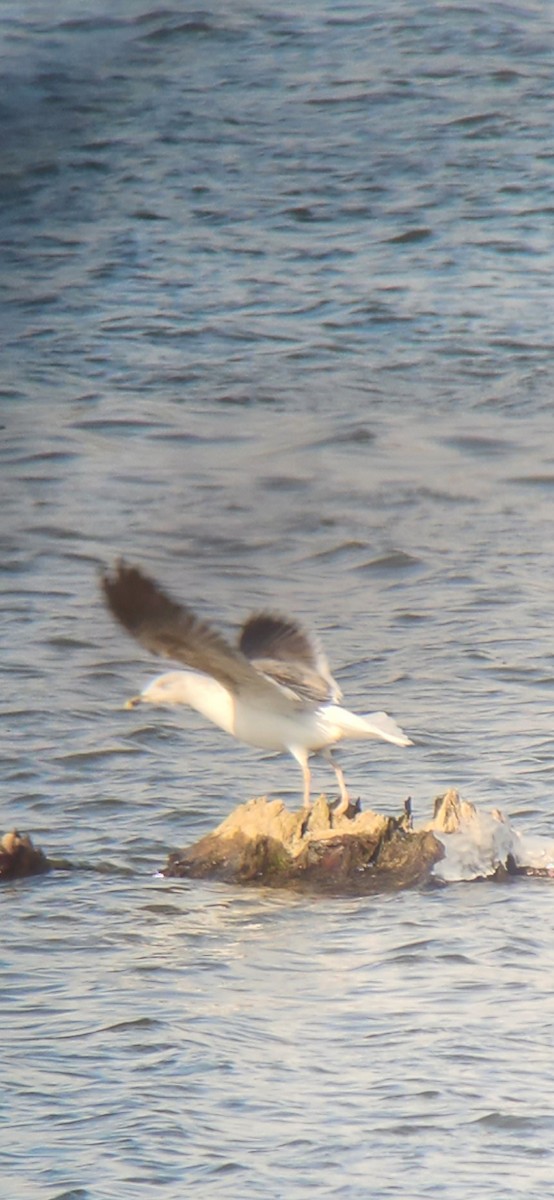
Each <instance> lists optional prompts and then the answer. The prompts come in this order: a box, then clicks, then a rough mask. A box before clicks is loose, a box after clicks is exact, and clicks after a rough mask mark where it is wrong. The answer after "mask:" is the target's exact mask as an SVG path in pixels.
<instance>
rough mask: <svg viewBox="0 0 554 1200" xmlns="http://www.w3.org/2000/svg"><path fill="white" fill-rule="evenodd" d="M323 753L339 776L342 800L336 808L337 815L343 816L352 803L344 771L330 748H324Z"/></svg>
mask: <svg viewBox="0 0 554 1200" xmlns="http://www.w3.org/2000/svg"><path fill="white" fill-rule="evenodd" d="M322 755H323V758H325V759H327V762H328V763H330V764H331V766H332V768H333V771H334V772H335V775H336V777H337V782H338V785H339V788H340V800H339V803H338V805H337V807H336V809H335V816H337V817H342V815H343V814H344V813H345V812H348V806H349V804H350V796H349V795H348V788H347V786H346V783H345V780H344V774H343V772H342V768H341V767H339V764H338V763H336V762H335V760H334V758H333V755H332V754H331V751H330V750H323V751H322Z"/></svg>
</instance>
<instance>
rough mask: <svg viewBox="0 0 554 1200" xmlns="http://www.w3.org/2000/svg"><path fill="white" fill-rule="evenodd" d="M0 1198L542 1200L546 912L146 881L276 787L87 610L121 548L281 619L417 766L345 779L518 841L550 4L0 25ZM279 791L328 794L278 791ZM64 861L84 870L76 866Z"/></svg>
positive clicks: (456, 894) (371, 770)
mask: <svg viewBox="0 0 554 1200" xmlns="http://www.w3.org/2000/svg"><path fill="white" fill-rule="evenodd" d="M0 34H1V44H0V77H1V88H2V96H1V110H0V123H1V130H2V140H1V150H0V156H1V163H2V171H1V184H0V187H1V196H0V241H1V253H2V273H1V278H2V288H3V295H4V300H3V302H2V311H1V321H0V325H1V330H2V334H1V336H2V342H3V350H2V360H1V362H2V366H1V378H2V404H1V414H0V419H1V422H2V430H1V436H2V443H1V446H2V448H1V474H0V490H1V511H2V525H1V539H2V554H1V568H2V575H3V584H4V599H3V604H2V615H1V617H0V634H1V638H2V646H3V653H2V663H3V687H2V707H1V714H2V715H1V723H0V736H1V752H2V759H3V779H4V809H3V817H2V828H4V829H6V828H10V827H13V826H17V827H19V828H21V829H25V830H30V831H32V833H33V834H34V836H35V837H36V839H37V841H38V842H39V843H40V844H42V845H43V846H44V847H45V849H47V851H48V852H49V853H51V854H59V855H63V856H65V857H67V858H69V859H71V861H72V862H73V863H75V864H77V865H79V866H80V868H81V869H79V870H76V871H74V872H72V873H70V874H56V875H54V876H52V877H49V878H48V879H46V880H42V881H38V882H35V883H32V882H31V883H22V884H20V885H16V886H11V887H4V888H3V890H2V895H1V897H0V900H1V902H2V912H3V916H2V921H3V938H2V942H3V952H2V960H3V968H4V976H3V983H2V990H1V993H0V1014H1V1015H0V1028H1V1030H2V1039H1V1041H2V1051H1V1056H2V1059H3V1066H2V1079H3V1094H4V1102H3V1108H2V1111H1V1112H0V1138H1V1147H0V1148H1V1150H2V1152H3V1157H2V1186H3V1189H4V1194H5V1195H6V1197H8V1198H9V1200H37V1198H38V1197H40V1198H42V1197H44V1198H45V1200H62V1197H63V1198H64V1200H127V1198H129V1200H131V1197H132V1198H133V1200H135V1198H139V1200H154V1198H155V1197H158V1196H160V1197H164V1200H179V1198H180V1197H182V1196H183V1195H184V1194H191V1195H194V1196H198V1197H203V1198H206V1200H211V1198H212V1197H220V1196H221V1197H223V1196H225V1197H232V1198H233V1200H239V1198H240V1200H242V1198H243V1197H245V1196H248V1197H260V1198H267V1197H272V1198H275V1200H280V1198H282V1197H286V1198H287V1200H303V1198H304V1197H306V1196H307V1195H308V1194H311V1193H312V1192H314V1191H317V1193H318V1194H320V1195H321V1196H328V1197H341V1198H342V1197H344V1198H346V1197H348V1198H350V1197H356V1198H358V1197H359V1198H360V1200H361V1198H364V1197H368V1196H371V1197H379V1198H381V1197H382V1198H385V1197H387V1198H388V1197H399V1196H402V1197H410V1200H414V1198H416V1200H418V1198H421V1200H423V1197H425V1198H427V1197H443V1198H448V1200H473V1198H476V1197H478V1196H479V1197H480V1196H481V1195H483V1194H489V1195H494V1196H495V1197H496V1198H502V1197H510V1198H511V1197H518V1196H522V1197H529V1196H530V1195H533V1196H539V1195H541V1196H546V1195H552V1194H554V1193H553V1186H554V1185H553V1184H552V1179H553V1174H554V1163H553V1154H552V1127H553V1121H554V1105H553V1100H552V1096H553V1083H554V1063H553V1050H552V1045H553V1034H554V998H553V994H552V992H553V989H552V979H553V968H554V954H553V950H552V919H551V913H552V892H551V889H550V887H549V885H548V884H546V885H545V884H539V883H537V882H532V881H529V882H519V883H518V884H517V885H513V886H498V887H493V886H492V885H479V884H474V885H471V884H464V885H455V886H453V887H450V888H447V889H444V890H441V891H438V892H431V893H428V892H427V893H421V894H419V893H415V894H410V895H400V896H393V897H381V898H379V897H378V898H376V899H373V898H372V899H369V900H368V899H366V900H363V901H359V902H355V901H348V902H341V901H332V900H323V901H322V900H317V901H310V900H309V899H306V898H297V897H292V898H291V897H288V896H281V895H274V894H268V893H265V892H263V891H256V890H253V891H248V892H244V891H238V890H233V889H228V888H222V887H216V886H209V885H198V884H194V885H193V886H191V887H188V886H187V885H186V884H184V883H183V884H178V885H176V884H170V883H166V882H164V881H163V880H160V879H156V878H154V872H155V870H156V868H157V866H159V865H160V864H161V863H163V862H164V861H165V857H166V853H167V850H168V848H169V847H170V846H174V845H182V844H185V843H187V842H189V841H191V840H193V838H194V837H196V836H198V835H199V834H200V833H201V832H204V831H206V830H207V829H208V828H210V827H211V826H212V825H213V824H214V823H215V822H216V821H217V820H220V819H221V818H222V817H223V816H224V815H225V814H226V813H227V812H228V811H229V810H230V808H231V807H232V805H233V804H235V803H237V802H239V801H241V800H243V799H244V798H246V797H248V796H251V795H255V794H259V793H260V792H263V791H266V790H269V791H270V792H272V793H273V794H281V795H283V796H284V797H285V798H286V799H287V800H289V801H291V800H294V799H295V798H296V796H297V795H298V792H299V785H300V779H299V772H298V769H297V767H296V765H295V764H294V763H292V761H291V762H289V761H286V760H284V759H283V760H281V759H275V758H271V757H267V756H265V757H264V755H262V754H261V753H258V752H256V751H252V750H248V749H246V748H241V747H239V746H235V745H234V744H232V743H231V742H229V741H227V740H226V739H225V738H224V736H223V735H221V734H220V733H218V731H216V730H214V729H211V728H206V727H205V726H204V725H203V724H202V722H201V721H200V720H197V719H196V718H195V717H194V716H193V715H192V714H191V716H190V718H185V720H184V721H183V722H181V723H179V722H177V720H174V719H172V718H171V717H169V716H168V715H167V714H165V715H164V714H162V713H158V714H155V713H153V714H150V715H148V714H147V715H146V716H145V715H144V714H140V713H128V712H124V711H122V709H121V704H122V702H123V700H124V699H125V697H126V696H128V695H129V694H132V693H134V692H135V691H136V690H137V689H138V688H139V687H140V686H141V685H142V684H143V682H144V681H145V680H146V678H148V675H149V674H151V673H154V664H152V663H151V662H149V661H148V660H147V659H146V657H145V656H144V655H143V654H142V653H141V651H140V650H139V648H138V647H136V646H135V645H133V644H132V643H131V642H130V641H128V640H126V639H125V638H124V636H123V635H121V634H120V633H119V632H118V631H117V630H116V629H115V628H114V627H113V626H112V624H111V623H110V620H109V619H108V618H107V616H106V614H105V613H104V611H103V610H102V607H101V604H100V601H99V597H98V592H97V584H96V573H97V569H98V565H99V564H101V563H102V564H103V563H106V562H109V561H111V560H112V559H113V558H115V557H116V556H117V555H118V554H119V553H121V552H122V551H123V552H124V553H125V554H126V556H127V557H128V558H129V559H130V560H136V561H138V562H141V563H142V564H144V565H145V566H147V567H148V568H149V569H150V570H151V571H153V572H154V573H156V574H157V575H158V576H159V577H160V579H162V580H163V581H164V582H165V583H166V584H167V585H168V586H170V587H171V588H172V589H173V590H174V592H175V593H176V594H177V595H178V596H179V595H180V596H182V597H183V598H184V599H186V600H187V601H188V602H189V603H191V604H192V605H195V606H197V607H198V608H199V609H200V610H201V611H203V612H204V613H205V614H206V615H211V616H213V617H217V618H218V619H221V620H223V621H224V622H229V624H231V625H232V624H234V623H237V622H239V621H240V619H241V618H242V617H243V616H244V614H245V612H246V611H248V610H249V609H250V608H253V607H260V606H263V605H271V606H272V607H274V608H277V609H281V608H282V609H285V610H290V611H292V612H294V613H296V614H297V615H298V616H299V617H301V618H302V619H304V620H305V621H307V622H308V623H310V624H312V625H314V626H315V627H316V628H317V629H318V631H319V633H320V634H321V635H322V637H323V639H324V642H325V646H326V648H327V650H328V652H329V656H330V659H331V664H332V666H333V667H334V668H335V670H336V673H337V675H338V678H339V681H340V682H341V685H342V686H343V688H344V691H345V693H346V698H347V700H348V702H349V703H350V704H351V706H352V707H354V708H358V709H361V710H367V709H370V708H379V707H383V708H386V709H388V711H390V712H391V713H393V714H394V716H395V717H396V718H397V719H398V720H399V721H400V722H401V723H402V725H403V726H404V727H405V728H406V729H407V731H408V732H409V733H410V734H411V735H412V736H413V737H414V738H415V739H416V742H417V745H416V746H415V747H414V748H413V749H411V750H410V751H406V752H403V753H401V752H400V751H397V750H394V749H392V748H389V747H385V746H370V747H369V748H367V746H366V747H364V746H363V745H356V744H354V743H353V744H352V745H350V746H347V747H346V748H345V750H344V752H343V754H342V763H343V765H344V767H345V771H346V776H347V779H348V780H349V782H350V786H351V789H352V791H353V793H354V794H358V793H359V794H361V796H362V798H363V801H364V803H365V804H367V805H369V804H371V803H373V804H374V805H376V806H378V807H380V808H382V809H384V810H385V811H390V812H395V811H397V810H398V808H399V806H400V805H401V804H402V802H403V800H404V798H405V796H406V795H407V793H408V792H409V793H411V794H412V796H413V799H414V806H415V809H416V814H417V815H418V816H419V817H420V818H422V819H423V818H427V817H428V816H429V814H430V810H431V801H432V798H433V796H434V795H435V794H436V793H437V792H439V791H441V790H444V789H445V787H447V786H449V785H452V784H454V785H457V786H459V787H460V788H461V789H462V791H463V793H464V794H465V795H466V796H467V797H468V798H469V799H473V800H474V801H476V802H477V803H479V804H481V805H482V806H484V807H486V806H490V805H492V804H496V805H499V806H500V807H501V808H502V809H503V810H504V811H505V812H506V813H507V814H508V815H509V816H510V817H511V818H512V819H513V820H514V821H515V822H516V823H517V824H518V825H519V826H520V827H522V828H524V829H525V830H528V831H529V832H530V833H539V834H544V835H548V834H550V835H551V833H552V826H553V816H552V812H553V796H552V770H553V768H552V761H553V754H552V736H551V731H552V708H553V703H554V645H553V638H552V611H553V591H552V580H553V578H554V547H553V538H552V532H553V521H552V517H553V495H554V406H553V382H554V369H553V356H552V350H553V334H552V317H553V311H554V307H553V284H552V279H553V275H554V250H553V247H554V239H553V232H552V231H553V227H554V226H553V217H554V200H553V196H554V170H553V155H554V149H553V144H552V130H553V128H554V13H553V10H552V8H551V6H550V5H549V4H547V3H539V2H536V3H532V2H529V3H527V4H505V3H503V2H502V0H500V2H497V3H495V4H494V5H489V4H485V3H480V4H476V3H473V4H469V3H467V4H466V3H458V4H448V3H445V4H431V3H423V4H420V5H414V4H412V3H407V2H406V3H404V2H402V0H392V3H389V4H387V5H386V6H383V5H381V4H379V5H377V4H374V3H363V4H362V3H360V4H356V3H348V2H346V3H342V4H336V3H331V2H330V0H329V2H327V3H325V2H324V0H306V2H305V3H304V4H303V5H301V6H300V5H297V6H295V7H293V6H292V5H288V6H275V5H270V4H265V5H264V4H262V3H250V4H247V3H244V2H243V0H239V2H237V3H234V4H232V5H231V4H227V3H220V4H217V3H211V4H209V3H208V4H205V5H199V6H197V7H194V6H192V5H188V4H175V5H174V6H173V7H172V6H170V5H167V4H164V5H161V4H160V5H159V6H152V5H150V6H148V5H146V4H141V3H139V2H138V0H137V2H134V3H133V2H131V0H127V2H124V0H122V2H120V3H117V2H115V3H112V4H111V5H108V4H107V3H104V2H102V0H91V3H89V4H88V5H83V4H82V3H77V0H61V2H59V3H57V4H56V5H55V7H54V8H52V7H51V6H49V5H44V4H43V3H39V2H38V0H37V2H35V3H30V2H29V3H25V2H23V0H21V2H19V3H17V4H16V3H10V2H9V0H4V3H3V4H2V5H1V6H0ZM314 774H315V783H316V786H319V785H320V786H322V787H325V786H328V784H329V777H328V773H327V771H326V769H325V768H318V767H317V766H316V767H315V771H314ZM91 868H93V869H91Z"/></svg>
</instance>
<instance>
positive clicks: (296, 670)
mask: <svg viewBox="0 0 554 1200" xmlns="http://www.w3.org/2000/svg"><path fill="white" fill-rule="evenodd" d="M239 650H241V651H242V653H243V654H245V655H246V657H247V658H249V659H250V661H251V662H252V663H253V665H254V666H255V667H256V668H257V670H258V671H263V673H264V674H265V675H268V676H269V677H270V678H272V679H274V680H275V681H276V682H278V683H281V684H282V686H284V687H290V688H292V689H293V691H295V692H296V693H297V694H298V695H299V696H302V697H304V698H305V699H307V700H315V701H316V702H319V703H321V702H323V701H325V700H330V699H332V700H340V698H341V691H340V688H339V686H338V684H337V683H336V681H335V680H334V679H333V676H332V675H331V672H330V670H329V664H328V662H327V659H326V657H325V655H324V653H323V651H322V649H321V646H320V645H319V642H318V640H317V638H315V637H314V636H313V634H310V633H307V631H306V630H305V629H303V628H302V626H301V625H299V624H298V622H297V621H293V620H291V619H290V618H289V617H282V616H278V615H277V614H275V613H267V612H261V613H254V614H253V615H252V616H251V617H249V618H248V620H247V621H245V623H244V625H243V627H242V629H241V633H240V638H239Z"/></svg>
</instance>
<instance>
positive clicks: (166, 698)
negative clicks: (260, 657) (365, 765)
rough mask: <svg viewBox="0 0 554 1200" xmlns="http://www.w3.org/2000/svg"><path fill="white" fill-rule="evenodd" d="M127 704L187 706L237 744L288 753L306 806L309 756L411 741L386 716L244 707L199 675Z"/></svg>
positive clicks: (177, 676)
mask: <svg viewBox="0 0 554 1200" xmlns="http://www.w3.org/2000/svg"><path fill="white" fill-rule="evenodd" d="M128 703H129V706H130V707H134V706H135V705H136V704H138V703H146V704H155V705H168V706H170V707H174V706H180V705H188V706H189V707H190V708H194V709H195V710H196V711H197V712H199V713H201V714H202V716H204V717H206V718H207V720H208V721H211V722H212V723H213V724H214V725H218V726H219V728H220V729H223V730H225V732H226V733H230V734H231V735H232V737H235V738H237V739H238V741H240V742H246V743H247V744H248V745H250V746H257V747H259V748H260V749H262V750H273V751H277V752H280V753H282V752H284V751H286V750H288V752H289V753H290V754H292V755H293V757H294V758H295V759H296V760H297V762H298V763H299V764H300V766H301V767H302V770H303V773H304V782H305V801H306V788H307V794H308V796H309V790H310V773H309V768H308V756H309V755H310V754H314V753H318V752H319V753H324V754H325V752H326V751H328V750H329V747H331V746H334V745H336V743H337V742H340V741H341V740H342V739H343V738H346V737H350V738H374V739H378V740H382V741H385V742H392V743H393V745H395V746H410V745H411V741H410V739H409V738H407V737H406V735H405V733H404V732H403V730H402V729H401V728H400V726H399V725H397V724H396V721H394V720H393V718H392V717H389V716H388V715H387V713H384V712H378V713H369V714H368V715H367V716H358V715H357V714H356V713H352V712H349V710H348V709H347V708H342V706H341V705H339V704H322V705H320V706H319V707H317V708H306V709H304V710H303V711H301V712H299V711H298V709H297V708H296V707H295V706H294V704H293V702H292V700H291V705H290V713H286V712H284V711H277V712H275V711H271V710H270V709H267V708H264V707H263V706H261V705H260V704H255V703H254V704H249V703H248V702H247V701H245V700H244V699H240V698H239V697H237V696H235V695H233V693H232V692H231V691H229V689H228V688H226V687H224V685H223V684H221V683H218V681H217V680H216V679H213V678H212V677H211V676H210V675H205V674H203V672H201V671H168V672H166V673H165V674H164V675H158V676H156V678H155V679H153V680H152V681H151V682H150V683H149V684H147V686H146V687H145V688H144V689H143V691H142V692H141V693H140V696H136V697H134V698H133V700H130V701H129V702H128ZM332 765H333V767H334V769H335V771H336V772H337V778H338V780H339V785H340V786H341V792H342V787H343V786H344V795H347V793H346V788H345V785H344V779H343V777H342V771H341V769H340V767H338V766H337V764H336V763H333V764H332ZM344 795H343V798H344Z"/></svg>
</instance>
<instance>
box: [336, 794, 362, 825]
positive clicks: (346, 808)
mask: <svg viewBox="0 0 554 1200" xmlns="http://www.w3.org/2000/svg"><path fill="white" fill-rule="evenodd" d="M361 809H362V802H361V800H360V797H359V796H358V799H357V800H351V799H350V796H343V797H342V798H341V799H340V800H339V802H338V804H337V805H336V806H335V808H334V809H333V824H335V821H336V820H341V818H342V817H347V818H348V820H349V821H352V820H353V818H354V817H355V816H356V815H357V813H359V812H361Z"/></svg>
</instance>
